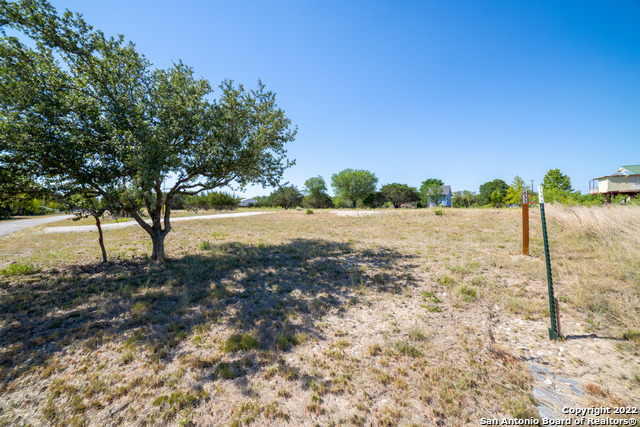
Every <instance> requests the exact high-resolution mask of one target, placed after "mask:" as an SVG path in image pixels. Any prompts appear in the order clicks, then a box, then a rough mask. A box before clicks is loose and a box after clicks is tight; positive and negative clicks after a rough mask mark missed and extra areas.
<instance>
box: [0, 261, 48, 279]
mask: <svg viewBox="0 0 640 427" xmlns="http://www.w3.org/2000/svg"><path fill="white" fill-rule="evenodd" d="M39 271H40V269H38V268H36V267H34V266H33V264H30V263H26V262H22V263H21V262H14V263H11V264H9V265H8V266H7V267H5V268H3V269H2V270H0V275H2V276H16V275H24V276H26V275H29V274H35V273H38V272H39Z"/></svg>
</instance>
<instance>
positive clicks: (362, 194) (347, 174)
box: [331, 169, 378, 208]
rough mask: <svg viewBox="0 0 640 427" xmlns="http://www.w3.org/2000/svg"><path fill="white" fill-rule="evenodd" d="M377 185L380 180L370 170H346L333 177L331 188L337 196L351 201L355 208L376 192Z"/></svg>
mask: <svg viewBox="0 0 640 427" xmlns="http://www.w3.org/2000/svg"><path fill="white" fill-rule="evenodd" d="M377 183H378V178H376V176H375V175H374V174H373V173H372V172H369V171H368V170H358V169H355V170H354V169H345V170H343V171H341V172H338V173H336V174H333V176H332V177H331V187H333V191H334V192H335V193H336V196H337V197H338V198H340V199H342V200H345V199H346V200H349V201H350V202H351V204H352V207H353V208H355V207H356V203H357V201H358V200H364V199H365V198H366V197H367V196H368V195H369V194H371V193H373V192H374V191H375V190H376V184H377Z"/></svg>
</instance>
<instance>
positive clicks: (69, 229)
mask: <svg viewBox="0 0 640 427" xmlns="http://www.w3.org/2000/svg"><path fill="white" fill-rule="evenodd" d="M268 213H271V212H238V213H230V214H215V215H200V216H187V217H184V216H183V217H178V218H171V223H172V224H173V223H174V222H180V221H192V220H194V219H218V218H235V217H240V216H252V215H263V214H268ZM147 222H148V223H151V220H147ZM134 225H138V223H137V222H135V221H127V222H115V223H111V224H102V229H103V230H114V229H117V228H125V227H132V226H134ZM85 231H98V227H96V226H95V225H70V226H64V227H47V228H45V229H44V232H45V233H47V234H49V233H82V232H85Z"/></svg>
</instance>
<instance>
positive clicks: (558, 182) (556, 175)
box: [542, 169, 579, 205]
mask: <svg viewBox="0 0 640 427" xmlns="http://www.w3.org/2000/svg"><path fill="white" fill-rule="evenodd" d="M542 188H543V189H544V200H545V202H547V203H553V202H559V203H562V204H565V205H575V204H578V199H579V197H577V196H574V195H572V192H573V188H571V179H570V178H569V177H568V176H567V175H564V174H563V173H562V172H560V169H550V170H549V171H548V172H547V173H546V174H545V176H544V178H543V180H542Z"/></svg>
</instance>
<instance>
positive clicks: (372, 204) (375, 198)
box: [362, 191, 387, 209]
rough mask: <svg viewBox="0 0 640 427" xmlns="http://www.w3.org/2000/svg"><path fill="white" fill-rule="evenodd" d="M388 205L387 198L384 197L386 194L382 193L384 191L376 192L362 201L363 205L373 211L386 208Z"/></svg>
mask: <svg viewBox="0 0 640 427" xmlns="http://www.w3.org/2000/svg"><path fill="white" fill-rule="evenodd" d="M386 203H387V198H386V197H384V194H383V193H382V191H374V192H373V193H371V194H369V195H368V196H367V197H365V198H364V200H363V201H362V204H363V205H364V206H366V207H368V208H371V209H376V208H381V207H384V205H385V204H386Z"/></svg>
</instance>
